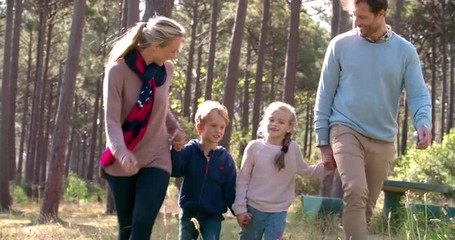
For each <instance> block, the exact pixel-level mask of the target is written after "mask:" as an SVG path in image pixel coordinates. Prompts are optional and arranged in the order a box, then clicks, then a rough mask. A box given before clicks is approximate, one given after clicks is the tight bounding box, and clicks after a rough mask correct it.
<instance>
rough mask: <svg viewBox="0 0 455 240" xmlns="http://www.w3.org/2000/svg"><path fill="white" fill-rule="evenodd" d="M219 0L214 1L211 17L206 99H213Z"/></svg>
mask: <svg viewBox="0 0 455 240" xmlns="http://www.w3.org/2000/svg"><path fill="white" fill-rule="evenodd" d="M218 11H219V9H218V0H212V13H211V16H210V40H209V41H210V42H209V58H208V60H207V78H206V80H205V99H208V100H210V99H212V83H213V67H214V65H215V52H216V32H217V29H218V28H217V21H218Z"/></svg>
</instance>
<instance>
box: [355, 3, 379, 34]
mask: <svg viewBox="0 0 455 240" xmlns="http://www.w3.org/2000/svg"><path fill="white" fill-rule="evenodd" d="M353 14H354V24H355V26H356V27H357V28H358V29H359V32H360V35H361V36H362V37H368V38H371V36H372V35H373V34H375V33H376V32H378V31H381V21H383V18H384V10H381V11H379V12H378V13H377V14H374V13H372V12H371V11H370V6H368V4H367V3H366V2H360V3H358V4H356V5H355V6H354V11H353Z"/></svg>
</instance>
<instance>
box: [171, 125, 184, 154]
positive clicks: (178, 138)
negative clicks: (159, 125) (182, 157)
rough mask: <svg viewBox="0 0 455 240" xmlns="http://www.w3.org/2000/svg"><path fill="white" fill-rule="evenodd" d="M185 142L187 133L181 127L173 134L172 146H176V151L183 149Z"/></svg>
mask: <svg viewBox="0 0 455 240" xmlns="http://www.w3.org/2000/svg"><path fill="white" fill-rule="evenodd" d="M185 143H186V136H185V133H184V132H183V131H182V130H180V129H177V130H175V132H174V134H172V146H173V147H174V149H175V151H180V150H182V148H183V146H184V145H185Z"/></svg>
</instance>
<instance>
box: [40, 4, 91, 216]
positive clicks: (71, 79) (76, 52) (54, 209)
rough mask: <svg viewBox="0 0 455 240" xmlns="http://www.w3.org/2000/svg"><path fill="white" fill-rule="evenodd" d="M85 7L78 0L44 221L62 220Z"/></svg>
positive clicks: (69, 41) (57, 118)
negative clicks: (70, 125) (66, 167)
mask: <svg viewBox="0 0 455 240" xmlns="http://www.w3.org/2000/svg"><path fill="white" fill-rule="evenodd" d="M85 8H86V1H85V0H74V8H73V19H72V24H71V33H70V36H69V40H68V46H72V47H71V51H68V53H67V58H66V59H67V61H66V65H65V74H64V79H63V83H62V89H61V95H60V96H59V105H58V112H57V117H56V122H55V128H54V134H53V136H54V141H53V142H52V148H51V149H52V151H51V153H52V157H51V162H50V165H49V174H48V176H47V181H46V188H45V191H44V198H43V204H42V206H41V210H40V216H39V221H40V222H48V221H50V220H55V219H58V206H59V203H60V193H61V192H62V185H63V173H64V159H65V157H64V156H65V151H66V142H67V140H68V135H69V123H70V116H71V110H72V104H71V101H72V99H73V97H74V88H75V82H76V74H77V70H78V69H77V66H79V57H80V50H81V43H82V33H83V28H84V13H85Z"/></svg>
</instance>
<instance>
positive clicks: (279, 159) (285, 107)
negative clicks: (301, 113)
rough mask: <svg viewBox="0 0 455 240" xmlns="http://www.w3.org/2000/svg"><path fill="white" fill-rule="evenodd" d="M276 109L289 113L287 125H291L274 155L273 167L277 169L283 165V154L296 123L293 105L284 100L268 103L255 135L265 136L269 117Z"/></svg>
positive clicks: (285, 151)
mask: <svg viewBox="0 0 455 240" xmlns="http://www.w3.org/2000/svg"><path fill="white" fill-rule="evenodd" d="M277 110H281V111H284V112H285V113H287V114H288V115H289V126H290V127H291V132H289V133H287V134H286V135H285V136H284V139H283V141H282V143H281V144H282V148H281V151H280V152H279V153H278V154H277V155H276V157H275V167H276V168H278V171H279V170H281V169H283V168H284V167H285V164H284V156H285V154H286V153H287V152H288V148H289V144H290V143H291V137H292V133H293V132H294V131H295V127H296V125H297V115H296V113H295V109H294V107H293V106H291V105H289V104H287V103H284V102H272V103H270V104H269V105H268V106H267V108H266V109H265V110H264V116H263V117H262V120H261V122H260V123H259V128H258V132H257V135H258V136H259V137H262V138H265V137H267V134H268V133H267V125H268V122H269V118H270V116H271V115H272V113H273V112H275V111H277Z"/></svg>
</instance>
